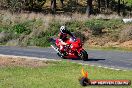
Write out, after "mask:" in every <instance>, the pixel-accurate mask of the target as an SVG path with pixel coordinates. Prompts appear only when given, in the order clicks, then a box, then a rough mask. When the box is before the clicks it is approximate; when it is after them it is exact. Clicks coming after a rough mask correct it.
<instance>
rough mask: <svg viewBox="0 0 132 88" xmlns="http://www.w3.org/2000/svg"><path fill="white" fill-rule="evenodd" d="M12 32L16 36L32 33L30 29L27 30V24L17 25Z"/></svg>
mask: <svg viewBox="0 0 132 88" xmlns="http://www.w3.org/2000/svg"><path fill="white" fill-rule="evenodd" d="M12 30H13V31H14V32H15V33H16V34H22V33H26V34H29V33H30V32H31V30H30V29H27V27H26V25H25V24H16V25H14V26H13V27H12Z"/></svg>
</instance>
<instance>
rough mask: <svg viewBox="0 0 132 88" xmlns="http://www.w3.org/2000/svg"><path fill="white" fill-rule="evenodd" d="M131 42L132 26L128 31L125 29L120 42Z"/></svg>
mask: <svg viewBox="0 0 132 88" xmlns="http://www.w3.org/2000/svg"><path fill="white" fill-rule="evenodd" d="M129 40H132V26H129V27H127V28H126V29H123V30H122V31H121V32H120V35H119V41H120V42H125V41H129Z"/></svg>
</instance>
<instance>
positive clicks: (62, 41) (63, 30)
mask: <svg viewBox="0 0 132 88" xmlns="http://www.w3.org/2000/svg"><path fill="white" fill-rule="evenodd" d="M68 35H69V36H70V37H71V38H72V39H73V40H74V41H75V40H76V37H75V36H74V35H73V34H72V33H71V32H70V31H69V30H67V28H66V27H65V26H61V27H60V33H59V34H58V36H59V40H60V51H61V52H62V53H65V51H64V46H66V45H67V43H66V41H67V40H68V38H67V36H68Z"/></svg>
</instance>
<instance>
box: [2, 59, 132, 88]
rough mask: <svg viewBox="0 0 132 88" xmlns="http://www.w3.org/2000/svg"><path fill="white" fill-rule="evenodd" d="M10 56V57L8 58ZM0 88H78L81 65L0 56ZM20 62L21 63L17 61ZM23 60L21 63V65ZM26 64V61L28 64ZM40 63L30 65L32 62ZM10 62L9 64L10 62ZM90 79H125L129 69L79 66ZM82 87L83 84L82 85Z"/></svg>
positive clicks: (130, 77) (112, 87)
mask: <svg viewBox="0 0 132 88" xmlns="http://www.w3.org/2000/svg"><path fill="white" fill-rule="evenodd" d="M9 59H10V60H9ZM0 60H1V63H2V62H4V63H7V61H10V62H9V63H7V64H6V65H5V64H1V65H2V66H1V67H0V83H1V85H0V88H9V87H10V88H12V87H13V88H81V85H80V84H79V82H78V78H79V77H80V76H81V72H80V71H81V69H82V65H79V64H76V63H71V62H69V61H67V60H63V61H59V62H49V61H29V62H28V63H29V64H30V63H32V64H31V65H25V63H26V62H27V60H25V59H19V60H18V59H15V60H14V59H12V58H8V59H7V58H4V59H2V58H0ZM19 61H20V62H21V64H20V63H19V65H18V63H17V62H19ZM22 63H23V64H22ZM28 63H26V64H28ZM39 63H41V64H44V65H41V66H32V65H33V64H39ZM12 64H13V65H12ZM83 68H84V69H85V70H86V71H88V73H89V78H90V79H129V80H131V81H132V75H131V74H132V71H115V70H110V69H102V68H97V67H91V66H89V65H87V66H83ZM131 87H132V86H88V87H86V88H131ZM82 88H83V87H82Z"/></svg>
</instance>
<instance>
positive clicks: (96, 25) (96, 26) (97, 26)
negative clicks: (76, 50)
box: [85, 19, 105, 35]
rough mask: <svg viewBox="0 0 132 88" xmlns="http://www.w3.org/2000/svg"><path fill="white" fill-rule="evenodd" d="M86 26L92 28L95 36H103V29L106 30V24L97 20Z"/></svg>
mask: <svg viewBox="0 0 132 88" xmlns="http://www.w3.org/2000/svg"><path fill="white" fill-rule="evenodd" d="M85 26H86V27H88V28H90V30H92V34H93V35H100V34H102V29H103V28H105V27H104V22H103V21H102V20H95V19H93V20H89V21H87V22H85Z"/></svg>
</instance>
